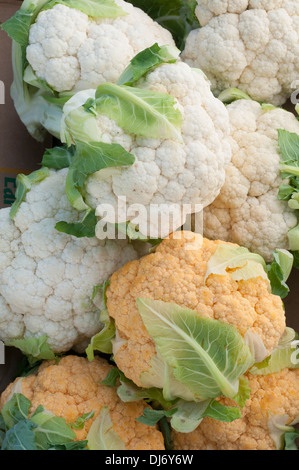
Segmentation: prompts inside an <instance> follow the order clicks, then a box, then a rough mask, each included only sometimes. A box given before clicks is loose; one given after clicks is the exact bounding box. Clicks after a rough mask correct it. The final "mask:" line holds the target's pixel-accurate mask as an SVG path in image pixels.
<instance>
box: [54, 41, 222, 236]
mask: <svg viewBox="0 0 299 470" xmlns="http://www.w3.org/2000/svg"><path fill="white" fill-rule="evenodd" d="M155 48H156V46H153V47H152V48H149V49H147V50H145V51H142V52H141V53H140V54H139V55H137V56H136V58H134V60H132V62H131V64H130V66H129V68H128V69H126V71H125V72H124V74H123V75H122V76H121V77H120V79H119V81H118V83H117V84H111V83H106V84H102V85H100V86H99V87H98V88H97V90H85V91H82V92H79V93H77V94H75V95H74V96H73V97H72V98H71V99H70V100H69V101H68V103H66V105H65V106H64V115H63V120H62V126H61V129H62V131H61V140H62V142H66V143H67V144H68V145H74V146H75V148H76V155H77V157H76V160H75V161H74V163H73V165H72V164H71V165H70V173H69V175H68V182H69V183H70V184H69V185H68V188H67V193H68V197H69V200H70V202H71V203H72V204H73V205H74V207H76V208H78V209H79V210H85V209H88V208H92V209H94V210H96V215H97V216H98V217H99V218H103V217H105V219H106V221H108V222H109V223H116V222H117V223H118V224H125V223H127V222H130V223H131V224H133V225H134V226H138V227H139V231H140V232H141V233H142V234H143V235H144V236H146V237H147V238H152V239H156V238H163V237H165V236H168V235H169V233H172V232H173V231H175V230H176V229H177V228H179V227H181V226H182V225H183V224H184V223H185V221H186V218H187V216H188V215H189V214H191V213H194V212H196V211H198V210H199V209H198V206H200V210H201V209H202V207H206V206H207V205H209V204H211V203H212V202H213V201H214V199H215V198H216V197H217V196H218V194H219V191H220V189H221V187H222V185H223V183H224V178H225V168H226V166H227V164H228V163H229V161H230V158H231V149H230V145H229V141H228V136H229V119H228V113H227V110H226V108H225V106H224V105H223V103H222V102H221V101H220V100H218V99H217V98H215V97H214V96H213V94H212V92H211V90H210V86H209V83H208V81H207V80H206V78H205V76H204V75H203V74H202V73H201V71H199V70H195V69H191V68H190V67H189V66H188V65H187V64H184V63H183V62H181V61H179V60H177V58H175V57H173V56H170V57H169V59H168V62H167V63H165V62H166V60H165V59H163V61H162V62H160V63H158V64H156V65H155V66H150V64H149V66H145V64H147V60H148V55H149V57H151V56H152V55H154V56H155V54H156V52H155ZM151 51H152V52H151ZM153 52H154V54H153ZM168 53H169V51H168ZM137 59H138V60H139V62H140V64H139V65H140V66H141V69H140V70H139V66H138V67H137V64H136V60H137ZM172 62H173V63H172ZM150 63H151V62H150ZM103 144H104V145H105V144H118V145H121V146H122V147H123V148H124V149H125V150H126V151H127V152H129V153H130V154H132V155H133V156H134V157H135V162H134V164H132V165H130V166H129V167H127V168H122V169H121V168H113V169H109V170H107V169H102V170H100V171H96V170H97V169H96V168H95V167H94V166H93V165H89V163H87V161H88V160H87V159H88V158H89V159H91V160H93V161H94V158H96V157H97V155H98V154H99V153H101V148H100V147H102V146H103ZM112 159H113V156H112ZM74 165H75V166H76V171H77V170H79V174H82V173H85V175H86V181H85V182H84V183H83V181H81V182H80V183H78V178H75V177H74V176H73V175H74V173H73V166H74ZM87 167H88V171H87ZM76 188H77V189H78V188H79V189H80V195H79V194H78V192H77V191H76ZM107 207H109V208H112V211H111V215H110V213H107ZM105 213H106V215H105ZM136 214H138V215H136ZM96 235H97V236H98V237H99V238H101V237H103V223H102V221H100V222H99V224H98V226H97V230H96Z"/></svg>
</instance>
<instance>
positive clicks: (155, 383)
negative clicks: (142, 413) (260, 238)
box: [87, 232, 285, 432]
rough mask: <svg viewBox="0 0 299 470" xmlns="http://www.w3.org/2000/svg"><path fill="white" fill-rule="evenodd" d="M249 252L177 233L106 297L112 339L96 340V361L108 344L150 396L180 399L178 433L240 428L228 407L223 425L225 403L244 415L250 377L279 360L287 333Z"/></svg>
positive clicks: (118, 277) (118, 276) (121, 276)
mask: <svg viewBox="0 0 299 470" xmlns="http://www.w3.org/2000/svg"><path fill="white" fill-rule="evenodd" d="M178 234H179V235H180V237H178ZM225 248H227V249H226V256H224V254H223V251H225ZM240 248H241V247H238V246H237V245H232V244H224V243H221V242H219V241H217V242H213V241H209V240H207V239H202V237H201V236H200V235H198V234H196V233H192V232H180V233H178V232H177V233H176V234H173V235H172V236H171V237H170V238H169V239H165V240H163V242H162V243H161V244H160V245H158V247H157V248H156V249H155V252H154V253H151V254H149V255H147V256H144V257H143V258H141V259H140V260H138V261H133V262H130V263H128V264H127V265H125V266H123V268H121V269H120V270H118V271H116V272H115V273H114V274H113V275H112V277H111V279H110V283H109V285H108V286H107V290H106V298H107V313H108V315H109V317H110V318H108V319H107V318H106V321H107V329H106V331H108V330H109V333H110V334H107V335H106V336H103V334H101V333H99V335H96V336H95V337H94V338H93V340H92V342H91V345H90V347H89V348H88V350H87V353H88V357H89V359H92V358H93V355H92V352H93V349H95V350H96V349H99V350H102V349H101V348H102V347H103V344H106V347H107V343H108V348H107V349H104V350H105V352H108V353H111V352H112V353H113V357H114V360H115V362H116V365H117V367H118V368H119V369H120V371H121V372H122V373H123V374H124V375H125V377H126V378H127V379H128V380H130V381H132V382H133V383H134V384H135V386H137V387H141V388H142V389H143V390H144V393H146V390H147V389H151V388H154V389H159V390H160V391H161V392H162V395H163V397H164V399H165V400H168V401H173V400H176V399H177V398H179V399H180V401H179V403H175V404H174V408H175V411H173V412H174V415H173V416H172V425H173V427H174V428H176V429H180V430H183V432H190V430H192V429H195V428H196V426H197V425H198V423H199V422H200V421H201V419H202V418H203V417H204V416H210V417H212V418H214V419H220V420H221V419H224V416H225V414H226V413H227V415H226V417H227V421H232V420H234V419H236V415H233V412H232V410H231V409H229V410H226V411H225V409H223V407H222V408H221V412H222V418H221V417H219V415H220V414H221V413H220V410H219V409H218V408H217V407H218V406H221V405H218V403H217V402H216V401H215V399H217V397H219V396H226V397H229V398H231V399H233V400H235V401H236V402H237V403H239V404H241V406H243V405H244V403H245V401H246V397H247V396H248V386H247V382H246V380H245V381H244V380H243V379H242V376H243V374H244V373H245V372H246V371H247V370H248V369H249V368H250V367H252V366H253V364H254V363H255V362H261V361H262V360H264V359H265V358H266V357H267V356H268V355H269V354H271V352H272V351H273V349H274V348H275V347H276V346H277V345H278V344H279V340H280V337H281V336H282V334H283V332H284V329H285V314H284V309H283V305H282V301H281V299H280V298H279V297H278V296H275V295H273V294H272V293H271V289H270V282H269V279H268V277H267V274H266V270H265V263H264V261H263V260H262V259H261V257H259V256H258V255H255V254H250V253H249V252H248V251H247V250H245V251H243V250H244V249H243V250H242V249H241V252H240ZM108 326H109V329H108ZM113 327H114V330H115V334H114V338H113V339H112V341H111V337H112V336H113V334H111V333H112V331H113ZM105 339H107V343H105ZM109 345H110V349H109ZM224 350H225V354H222V352H221V351H224ZM128 357H130V360H129V361H128ZM224 358H225V359H224ZM123 385H126V383H125V381H124V384H123ZM130 388H131V386H129V391H128V395H129V396H131V395H132V390H131V391H130ZM125 389H126V387H124V389H122V392H121V395H122V396H123V395H126V392H125ZM133 395H134V393H133ZM137 396H138V395H137ZM188 402H189V405H188ZM192 402H193V403H192ZM172 410H173V407H172ZM234 411H235V412H236V410H234ZM215 416H217V417H215Z"/></svg>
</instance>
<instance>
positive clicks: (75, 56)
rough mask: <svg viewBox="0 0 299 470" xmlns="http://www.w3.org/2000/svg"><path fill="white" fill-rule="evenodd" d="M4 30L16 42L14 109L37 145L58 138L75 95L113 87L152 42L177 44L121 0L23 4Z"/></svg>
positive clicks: (34, 0) (44, 0)
mask: <svg viewBox="0 0 299 470" xmlns="http://www.w3.org/2000/svg"><path fill="white" fill-rule="evenodd" d="M69 5H70V6H69ZM71 5H74V6H71ZM2 29H3V30H5V31H6V32H7V34H8V35H9V36H10V37H11V38H12V39H13V69H14V81H13V85H12V88H11V95H12V98H13V100H14V104H15V108H16V110H17V112H18V114H19V117H20V119H21V120H22V122H23V123H24V124H25V126H26V127H27V129H28V131H29V132H30V134H31V135H32V136H33V137H34V138H35V139H36V140H39V141H42V140H44V138H45V135H46V131H48V132H50V133H51V134H53V135H54V136H55V137H57V138H59V122H60V120H61V107H60V104H61V102H65V101H66V100H67V99H68V98H69V97H70V96H71V95H72V94H73V93H74V92H75V91H76V90H82V89H89V88H96V87H97V86H98V85H99V84H100V83H104V82H115V81H116V80H117V79H118V77H119V75H120V74H121V73H122V72H123V70H124V69H125V68H126V66H127V65H128V64H129V62H130V60H131V59H132V58H133V57H134V56H135V55H136V54H137V53H138V52H140V51H141V50H143V49H145V48H146V47H149V46H151V45H152V44H154V43H158V44H160V45H166V44H167V45H170V46H174V45H175V43H174V40H173V38H172V35H171V34H170V32H169V31H167V30H166V29H164V28H163V27H161V26H160V25H159V24H158V23H156V22H155V21H153V20H152V19H151V18H150V17H149V16H148V15H147V14H146V13H144V12H143V11H142V10H140V9H139V8H135V7H133V5H131V3H128V2H125V1H123V0H105V2H102V1H99V0H77V1H76V2H75V3H72V2H65V1H64V0H59V1H55V2H51V1H50V0H24V2H23V4H22V6H21V8H20V10H18V11H17V12H16V14H15V15H14V16H13V17H12V18H10V19H9V20H8V21H6V22H5V23H4V24H3V25H2Z"/></svg>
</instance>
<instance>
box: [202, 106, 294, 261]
mask: <svg viewBox="0 0 299 470" xmlns="http://www.w3.org/2000/svg"><path fill="white" fill-rule="evenodd" d="M227 109H228V112H229V116H230V124H231V137H230V142H231V149H232V160H231V163H230V164H229V165H228V167H227V169H226V180H225V184H224V186H223V187H222V189H221V191H220V195H219V196H218V197H217V199H216V200H215V201H214V202H213V204H211V205H210V206H209V207H207V208H205V210H204V235H205V236H206V237H208V238H211V239H214V240H215V239H218V238H221V239H222V240H225V241H229V242H233V243H238V244H241V245H243V246H245V247H247V248H248V249H249V250H250V251H253V252H256V253H259V254H260V255H261V256H263V258H264V259H265V260H266V261H271V260H272V259H273V251H274V250H276V249H277V248H281V249H289V240H288V232H289V230H291V229H292V228H294V227H295V226H296V225H297V223H298V221H297V215H296V212H295V211H294V210H292V209H290V208H289V206H288V204H287V202H285V201H281V200H279V199H278V191H279V187H280V185H282V184H283V182H284V181H283V180H282V177H281V171H280V167H279V164H280V161H281V156H280V153H279V147H278V129H285V130H287V131H289V132H292V133H296V134H298V135H299V123H298V121H297V119H296V117H295V116H294V115H293V114H292V113H290V112H288V111H285V110H283V109H279V108H278V109H272V108H270V109H266V110H263V108H262V107H261V106H260V104H259V103H257V102H255V101H251V100H238V101H235V102H234V103H232V104H230V105H228V106H227Z"/></svg>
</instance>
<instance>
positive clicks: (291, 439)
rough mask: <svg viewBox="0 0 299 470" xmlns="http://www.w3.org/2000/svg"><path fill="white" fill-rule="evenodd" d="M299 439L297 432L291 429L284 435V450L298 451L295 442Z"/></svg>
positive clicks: (298, 432)
mask: <svg viewBox="0 0 299 470" xmlns="http://www.w3.org/2000/svg"><path fill="white" fill-rule="evenodd" d="M297 439H299V430H298V429H295V428H294V429H293V431H288V432H286V433H285V435H284V450H298V447H297V444H296V440H297Z"/></svg>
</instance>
